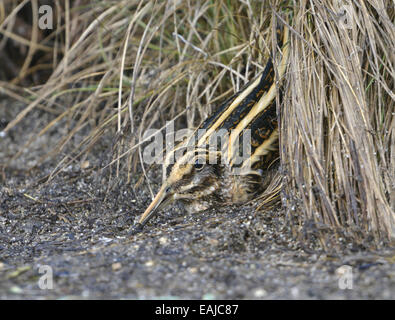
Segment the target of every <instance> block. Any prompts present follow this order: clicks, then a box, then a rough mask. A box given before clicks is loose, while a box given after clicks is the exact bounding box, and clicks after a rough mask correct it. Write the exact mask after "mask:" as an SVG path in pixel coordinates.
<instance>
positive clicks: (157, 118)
mask: <svg viewBox="0 0 395 320" xmlns="http://www.w3.org/2000/svg"><path fill="white" fill-rule="evenodd" d="M26 2H31V3H32V16H33V21H34V20H35V19H38V13H37V8H38V7H39V5H40V4H41V1H38V0H30V1H26ZM17 3H20V2H17V1H5V2H2V3H1V4H0V34H2V35H3V39H4V38H8V39H9V41H14V42H15V43H17V44H19V45H20V46H26V47H27V54H26V59H25V61H24V63H23V66H22V67H21V68H20V70H19V73H18V75H17V76H16V77H15V78H14V79H12V81H8V82H5V81H3V82H0V86H1V87H2V90H3V93H5V94H7V95H9V96H11V97H13V98H15V99H19V100H21V101H23V102H25V103H26V104H27V107H26V108H25V109H24V111H23V112H22V113H20V114H19V115H18V116H17V117H16V118H15V119H14V121H12V122H10V123H9V124H8V126H7V128H5V131H8V130H11V129H12V128H13V127H14V126H16V125H18V123H19V121H20V120H21V119H22V118H23V117H25V116H26V115H27V114H28V113H29V112H30V111H31V110H33V109H34V108H41V109H44V110H47V111H48V112H51V113H54V115H55V117H54V120H53V121H52V122H51V123H49V124H48V125H47V126H45V127H43V128H41V131H40V132H38V133H37V135H36V137H35V138H37V137H39V136H40V135H43V134H45V132H47V131H48V130H49V129H50V128H52V127H53V126H54V125H55V124H56V123H59V122H60V121H61V120H62V121H63V120H65V119H69V120H70V121H67V122H65V123H66V125H67V126H68V127H67V132H68V134H67V135H66V136H64V137H63V139H61V140H60V141H59V143H58V144H57V146H56V147H55V148H54V149H53V151H52V152H51V153H50V154H46V155H43V158H42V159H41V161H44V160H45V159H46V158H47V157H51V156H53V155H56V154H59V153H60V152H62V151H63V150H66V149H65V148H66V147H67V148H68V149H67V150H70V148H71V149H72V151H71V152H69V153H68V155H67V156H66V157H65V158H64V159H63V160H62V161H61V162H60V163H59V165H58V167H57V168H56V169H55V170H54V172H53V174H56V173H57V172H58V171H59V170H60V169H61V168H62V167H63V166H67V165H68V164H69V163H70V162H73V161H83V160H84V157H85V156H86V155H87V153H89V151H90V150H91V148H92V146H93V145H94V144H95V142H97V140H98V139H100V137H101V136H102V135H103V134H104V133H105V132H106V131H109V130H110V131H111V132H112V133H113V134H114V135H115V136H116V142H115V144H114V150H113V156H112V162H111V166H115V169H116V170H115V173H116V174H118V173H119V171H120V170H127V172H128V174H129V175H132V174H134V173H135V172H137V171H139V172H143V173H144V175H145V173H146V170H147V169H148V168H145V165H144V164H143V163H141V161H139V160H140V159H141V152H142V146H144V139H143V136H144V132H145V131H146V130H147V129H149V128H162V129H164V128H165V125H166V121H169V120H173V119H174V120H175V123H176V128H180V127H183V126H188V127H194V126H196V125H197V124H198V123H199V122H200V121H201V120H202V119H204V118H205V117H206V116H207V115H208V114H209V113H210V112H211V110H212V106H215V105H216V104H217V103H218V102H220V101H222V100H223V99H224V98H225V97H227V96H229V95H230V94H231V93H233V92H235V91H237V90H238V89H239V88H240V87H241V86H243V85H244V84H245V83H246V82H247V81H248V79H251V78H252V77H254V76H255V75H257V74H258V73H259V72H260V71H261V70H262V68H263V67H264V63H265V61H266V59H267V57H268V56H269V55H270V54H271V53H272V50H273V49H274V48H273V45H272V43H274V42H273V41H272V40H273V39H272V34H273V30H274V21H275V20H276V19H278V20H279V21H283V19H285V20H286V21H287V22H286V23H287V24H289V27H290V30H291V43H290V45H291V51H290V60H289V66H288V70H287V73H286V79H285V80H286V81H285V99H284V101H283V103H282V105H281V108H280V112H281V128H280V132H281V133H280V154H281V161H282V174H283V190H282V199H283V201H282V202H283V205H284V206H285V208H287V211H288V215H289V217H290V223H295V219H294V218H296V223H295V228H294V230H295V235H296V236H299V237H301V238H304V236H305V230H306V228H303V226H305V225H306V222H311V221H313V222H314V224H315V226H316V227H318V229H319V230H321V232H320V234H319V235H320V239H321V243H322V244H323V246H324V247H327V246H328V245H329V242H328V241H331V240H332V239H333V237H335V238H336V237H337V238H338V237H346V238H347V239H352V240H353V241H357V242H362V241H364V239H367V236H368V237H369V236H373V237H374V239H375V240H376V242H379V241H380V240H388V239H390V238H391V237H392V238H393V237H394V235H395V222H394V221H395V220H394V219H395V218H394V207H395V192H394V185H395V177H394V173H395V147H394V145H395V129H394V127H395V122H394V121H395V120H394V118H395V115H394V110H395V108H394V100H395V99H394V93H393V86H394V53H393V48H394V47H395V43H394V42H395V28H394V7H393V6H392V7H391V5H390V4H389V2H384V1H380V0H370V1H366V2H362V3H360V2H352V4H350V5H349V6H347V8H349V9H350V13H351V14H352V19H351V21H348V23H347V26H349V27H350V29H345V28H344V25H343V24H342V23H339V21H340V22H342V21H343V20H342V19H343V18H342V17H341V16H340V15H338V13H339V12H340V11H341V10H340V9H341V8H339V7H336V5H334V2H333V1H329V0H321V1H319V0H310V1H302V2H299V1H281V0H272V1H266V2H262V1H247V0H246V1H233V0H232V1H225V0H223V1H206V2H200V1H192V0H191V1H137V0H136V1H132V0H127V1H103V0H101V1H93V0H92V1H88V0H75V1H71V0H70V1H69V0H66V1H54V2H53V3H54V12H55V13H57V14H56V17H55V19H54V28H55V29H54V30H53V32H50V34H48V35H44V36H42V37H40V36H39V34H38V31H37V26H35V25H34V24H33V28H32V32H31V34H30V36H29V38H28V39H21V37H20V36H18V35H17V34H16V33H15V32H14V31H13V29H12V27H10V25H11V24H12V23H13V21H14V20H15V17H16V16H17V15H18V11H19V10H20V9H21V5H19V6H18V5H17ZM345 3H346V2H345ZM392 4H394V3H393V2H392ZM34 30H36V31H34ZM1 45H3V46H4V43H3V44H2V40H0V46H1ZM37 53H40V54H41V55H42V58H41V60H39V62H40V63H38V64H36V65H31V61H32V57H33V56H34V54H37ZM48 66H50V68H51V70H52V72H51V75H50V77H49V79H47V80H46V81H45V83H44V84H43V85H40V86H35V87H30V88H26V87H24V86H23V85H22V82H23V80H24V79H25V78H26V77H28V76H29V75H30V74H32V73H33V72H37V70H41V69H48V68H49V67H48ZM65 101H66V102H67V103H65ZM71 120H73V121H71ZM87 128H88V129H89V130H86V129H87ZM82 129H84V130H86V131H87V132H89V133H87V134H86V136H85V138H84V139H83V140H82V141H81V142H80V143H79V144H78V145H72V143H71V141H72V137H73V135H75V134H76V133H77V132H80V131H82ZM84 132H85V131H84ZM146 140H148V139H146ZM32 142H33V141H32V140H30V141H27V142H26V145H25V146H23V147H22V148H21V152H22V151H23V150H24V149H25V148H28V147H29V145H30V144H31V143H32ZM18 156H19V154H16V155H15V157H18ZM8 160H9V161H8V163H10V162H11V161H12V159H8ZM138 166H141V168H142V170H139V169H138ZM276 182H278V180H276ZM272 187H273V189H279V184H278V183H276V184H273V186H272ZM328 235H329V236H328Z"/></svg>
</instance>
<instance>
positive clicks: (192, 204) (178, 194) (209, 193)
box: [138, 149, 225, 227]
mask: <svg viewBox="0 0 395 320" xmlns="http://www.w3.org/2000/svg"><path fill="white" fill-rule="evenodd" d="M169 162H170V161H169V157H167V159H166V160H165V165H164V168H163V170H164V179H163V183H162V186H161V188H160V189H159V191H158V193H157V194H156V196H155V198H154V199H153V200H152V202H151V204H150V205H149V206H148V208H147V209H146V210H145V212H144V213H143V215H142V216H141V218H140V219H139V222H138V224H139V227H143V226H144V225H145V224H146V223H147V222H148V220H149V219H150V218H151V217H153V216H154V215H155V214H157V213H158V212H159V211H160V210H162V209H164V208H166V207H168V206H169V205H170V204H171V203H173V202H175V201H181V202H182V203H183V204H184V207H185V208H186V209H187V211H188V212H197V211H203V210H206V209H208V208H210V207H211V206H212V205H213V203H214V202H215V201H216V200H218V198H220V197H221V194H222V193H223V188H222V184H221V180H222V179H221V177H222V176H223V174H224V171H225V166H224V165H223V164H221V163H220V156H219V154H218V152H214V153H213V152H211V153H210V152H208V151H207V150H206V149H194V150H192V151H189V152H188V151H187V152H185V154H183V155H182V156H181V157H180V158H179V159H178V160H177V161H175V162H174V163H173V164H171V163H169Z"/></svg>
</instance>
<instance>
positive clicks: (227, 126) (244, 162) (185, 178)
mask: <svg viewBox="0 0 395 320" xmlns="http://www.w3.org/2000/svg"><path fill="white" fill-rule="evenodd" d="M277 38H278V40H279V44H280V47H282V54H281V57H280V56H279V59H276V60H279V61H280V62H279V63H278V64H277V66H276V68H277V79H281V77H282V76H283V74H284V72H285V67H286V63H287V57H288V29H287V28H284V29H280V28H278V29H277ZM275 79H276V77H275V70H274V65H273V61H272V59H269V61H268V63H267V65H266V67H265V69H264V71H263V73H262V75H261V76H260V77H258V78H256V79H255V80H253V81H251V82H250V83H248V84H247V85H246V86H245V87H244V88H242V89H241V90H240V91H239V92H237V93H236V94H235V95H233V96H232V97H230V98H229V99H228V100H227V101H225V102H224V103H223V104H222V105H220V106H219V108H218V109H217V110H216V111H215V112H214V113H213V114H212V115H211V116H210V117H208V118H207V119H206V120H205V121H204V122H203V123H202V124H201V125H200V126H199V127H198V128H197V129H196V130H195V131H194V132H193V133H192V134H191V135H190V136H189V137H188V138H187V139H185V141H183V142H182V143H181V144H179V145H177V146H176V147H175V148H174V149H173V150H171V152H169V153H168V154H167V156H166V158H165V160H164V168H163V173H164V177H163V184H162V186H161V188H160V190H159V191H158V193H157V195H156V197H155V198H154V200H153V201H152V202H151V204H150V205H149V206H148V208H147V209H146V210H145V212H144V213H143V215H142V216H141V218H140V219H139V222H138V223H137V225H136V227H135V230H141V228H142V227H143V226H144V225H145V224H146V223H147V222H148V220H149V219H150V218H151V217H152V216H153V215H155V214H156V213H158V212H159V211H160V210H161V209H163V208H164V207H166V206H168V205H169V204H170V203H172V202H174V201H181V202H183V204H184V206H185V208H186V209H187V211H188V212H196V211H203V210H206V209H208V208H210V207H212V206H213V205H215V204H221V203H222V204H234V203H242V202H246V201H248V200H250V199H252V198H253V197H254V196H255V195H256V194H257V193H259V192H260V191H262V188H264V184H263V181H264V175H265V169H267V168H268V167H269V166H270V164H271V163H272V162H273V161H274V160H275V159H276V158H277V157H278V126H277V115H276V103H275V96H276V93H277V92H278V90H277V88H276V81H275Z"/></svg>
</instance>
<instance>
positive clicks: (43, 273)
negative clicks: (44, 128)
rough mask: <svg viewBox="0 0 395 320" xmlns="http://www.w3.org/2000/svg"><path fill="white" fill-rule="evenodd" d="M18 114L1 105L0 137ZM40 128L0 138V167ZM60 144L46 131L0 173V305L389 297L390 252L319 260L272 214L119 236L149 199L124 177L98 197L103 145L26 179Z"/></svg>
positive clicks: (195, 221)
mask: <svg viewBox="0 0 395 320" xmlns="http://www.w3.org/2000/svg"><path fill="white" fill-rule="evenodd" d="M22 107H23V106H21V105H20V104H18V103H14V102H10V101H7V100H5V99H4V98H3V99H1V98H0V131H1V129H2V127H4V126H5V124H6V123H7V122H8V121H10V120H11V119H12V117H13V116H15V114H17V112H18V110H20V109H21V108H22ZM50 119H52V118H51V116H50V115H48V114H47V113H45V112H43V111H40V110H37V111H33V112H31V113H30V114H28V116H27V118H26V119H25V120H23V122H22V123H21V124H20V125H19V126H18V127H17V128H15V129H14V130H12V131H11V132H10V133H8V134H7V135H0V165H1V163H4V162H5V161H6V160H7V159H9V158H10V156H11V155H13V154H15V152H16V151H17V150H18V148H19V147H20V146H21V145H23V143H25V142H26V141H28V139H29V137H30V135H31V134H32V132H34V130H35V128H37V127H39V126H40V125H42V124H43V123H46V122H47V121H48V120H50ZM62 134H64V132H62V130H61V127H57V128H54V129H53V130H50V131H49V132H47V133H46V134H45V135H44V136H42V137H40V138H39V139H38V140H37V141H36V142H34V143H33V144H32V145H31V147H30V148H29V151H27V152H24V153H23V154H22V155H21V157H20V158H19V159H17V160H15V161H13V162H12V163H11V165H10V166H9V167H7V168H6V169H5V170H3V172H0V299H74V298H77V299H93V298H100V299H101V298H112V299H120V298H126V299H157V298H168V299H171V298H175V299H394V298H395V265H394V263H395V250H394V249H393V248H384V249H381V250H380V251H371V250H370V251H369V250H361V249H358V248H356V247H355V246H353V245H346V246H345V249H343V250H341V251H337V252H336V251H333V252H331V253H325V252H323V251H322V250H320V249H319V247H318V246H317V245H315V244H314V243H308V244H303V245H302V244H301V243H299V242H297V241H295V240H294V239H293V237H292V236H291V232H290V228H289V226H288V225H287V224H286V223H285V219H284V214H283V212H282V211H281V210H272V211H268V212H264V213H261V214H256V213H255V211H254V205H250V206H242V207H240V206H238V207H236V206H235V207H223V208H217V209H213V210H210V211H207V212H204V213H200V214H196V215H185V214H184V211H183V209H182V208H181V207H177V206H175V207H173V208H171V209H169V210H168V211H167V212H162V213H161V214H160V215H159V216H158V217H157V218H155V219H152V222H151V223H149V224H148V225H147V226H146V228H145V229H144V232H142V233H139V234H137V235H133V236H130V235H129V231H130V227H131V226H132V225H133V223H134V222H135V221H136V220H137V218H138V216H139V215H140V214H141V213H142V211H143V210H144V209H145V207H146V206H147V205H148V203H149V202H150V196H149V193H148V191H147V190H146V188H145V187H141V188H139V189H138V190H134V189H133V187H131V185H127V184H126V183H125V182H124V181H125V178H124V177H123V176H121V177H120V179H119V180H117V181H116V183H115V182H114V181H115V180H114V179H113V180H112V181H113V184H112V185H111V188H109V184H108V183H107V181H108V179H107V178H106V175H105V174H103V173H102V172H101V171H100V166H101V161H102V160H103V158H106V157H108V150H111V147H110V146H111V144H110V142H111V138H110V137H109V138H108V139H107V140H106V139H103V140H102V141H101V142H100V143H99V144H98V145H97V146H95V148H96V149H95V152H93V153H92V154H91V155H90V156H89V157H88V158H87V160H86V161H84V162H83V164H82V165H81V164H80V163H75V164H73V165H71V166H69V167H67V168H65V169H64V170H63V171H61V172H60V173H59V174H58V175H56V176H55V177H54V178H53V179H52V180H51V181H50V182H49V183H42V179H41V178H43V177H45V176H47V175H48V174H49V173H51V170H52V169H53V168H54V167H55V165H56V163H57V161H58V160H59V159H53V160H52V161H48V162H46V163H44V164H42V165H39V166H38V167H36V168H34V169H32V170H29V171H28V170H27V168H28V167H31V166H33V165H34V164H36V161H37V159H38V156H40V155H42V154H43V153H44V152H46V151H48V150H49V148H50V147H51V146H53V145H54V142H55V141H56V139H58V138H59V136H60V135H62ZM76 140H78V137H77V138H76ZM75 142H78V141H75ZM151 175H152V177H153V180H154V181H155V180H157V178H155V176H160V175H159V174H157V175H155V172H151ZM137 179H138V177H137V176H136V177H133V181H137ZM156 183H159V181H156ZM347 266H349V267H347ZM51 276H52V277H51Z"/></svg>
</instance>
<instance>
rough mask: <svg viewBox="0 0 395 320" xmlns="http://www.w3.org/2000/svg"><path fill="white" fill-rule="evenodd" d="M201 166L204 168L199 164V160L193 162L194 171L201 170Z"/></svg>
mask: <svg viewBox="0 0 395 320" xmlns="http://www.w3.org/2000/svg"><path fill="white" fill-rule="evenodd" d="M203 166H204V164H203V163H200V162H199V160H196V162H195V169H196V170H197V171H200V170H202V169H203Z"/></svg>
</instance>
